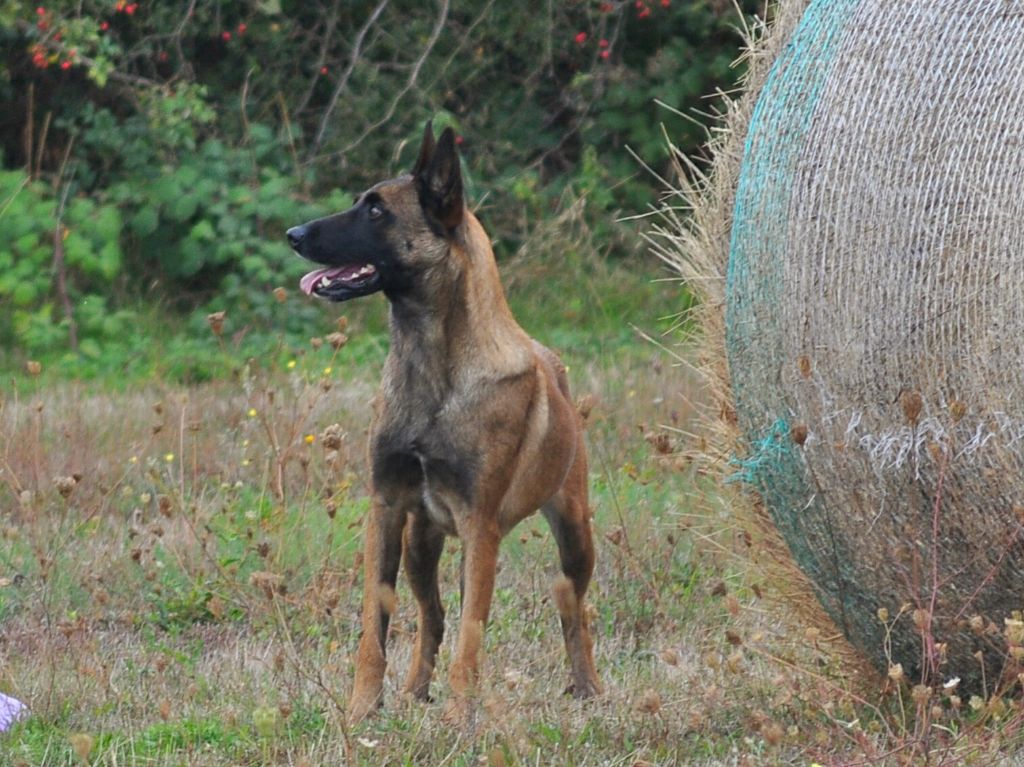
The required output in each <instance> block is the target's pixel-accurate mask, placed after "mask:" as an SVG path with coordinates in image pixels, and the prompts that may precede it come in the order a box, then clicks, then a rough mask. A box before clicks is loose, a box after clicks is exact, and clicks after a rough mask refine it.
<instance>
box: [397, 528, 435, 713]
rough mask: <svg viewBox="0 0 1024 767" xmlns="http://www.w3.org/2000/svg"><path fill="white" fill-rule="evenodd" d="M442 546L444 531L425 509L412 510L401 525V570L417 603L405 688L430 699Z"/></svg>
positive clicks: (421, 698)
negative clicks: (402, 549)
mask: <svg viewBox="0 0 1024 767" xmlns="http://www.w3.org/2000/svg"><path fill="white" fill-rule="evenodd" d="M443 549H444V531H443V530H442V529H441V528H440V527H438V526H437V525H435V524H434V523H433V522H431V521H430V518H429V517H427V515H426V514H425V513H423V512H422V510H421V513H418V514H414V515H413V516H412V519H411V520H410V522H409V524H408V525H407V526H406V528H405V572H406V574H407V575H408V576H409V586H410V587H411V588H412V593H413V596H415V597H416V603H417V605H418V606H419V623H418V625H417V628H416V648H415V650H414V651H413V657H412V665H411V666H410V667H409V676H408V678H407V679H406V682H405V691H406V692H408V693H412V694H413V695H414V696H415V697H416V698H418V699H419V700H430V694H429V693H430V679H431V677H432V676H433V674H434V658H435V657H436V656H437V648H438V646H439V645H440V644H441V638H442V637H443V635H444V608H442V607H441V594H440V592H439V591H438V588H437V563H438V561H439V560H440V558H441V552H442V550H443Z"/></svg>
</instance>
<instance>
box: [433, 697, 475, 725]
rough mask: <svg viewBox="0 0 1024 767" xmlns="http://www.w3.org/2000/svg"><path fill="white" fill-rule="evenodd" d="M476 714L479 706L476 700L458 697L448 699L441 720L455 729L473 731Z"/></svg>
mask: <svg viewBox="0 0 1024 767" xmlns="http://www.w3.org/2000/svg"><path fill="white" fill-rule="evenodd" d="M476 712H477V704H476V702H475V701H474V700H472V699H470V698H463V697H460V696H456V697H453V698H449V699H448V702H447V703H446V704H445V706H444V713H443V714H442V715H441V720H442V721H443V722H444V723H445V724H446V725H448V726H449V727H452V728H454V729H458V730H462V731H466V730H471V729H473V727H474V726H475V724H476Z"/></svg>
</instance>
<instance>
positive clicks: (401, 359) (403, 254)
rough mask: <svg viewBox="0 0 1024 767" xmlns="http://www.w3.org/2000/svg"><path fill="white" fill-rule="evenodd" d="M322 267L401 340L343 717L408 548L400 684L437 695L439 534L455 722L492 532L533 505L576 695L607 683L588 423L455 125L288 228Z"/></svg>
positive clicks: (337, 291)
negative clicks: (526, 304) (537, 337)
mask: <svg viewBox="0 0 1024 767" xmlns="http://www.w3.org/2000/svg"><path fill="white" fill-rule="evenodd" d="M287 236H288V241H289V243H290V244H291V246H292V248H293V249H294V250H295V251H296V252H297V253H298V254H299V255H301V256H303V257H305V258H307V259H309V260H310V261H314V262H316V263H318V264H321V265H322V266H324V267H325V268H321V269H317V270H316V271H313V272H310V273H309V274H307V275H306V276H305V277H303V278H302V281H301V287H302V290H303V291H304V292H305V293H307V294H310V295H316V296H320V297H321V298H326V299H328V300H331V301H345V300H348V299H350V298H356V297H358V296H365V295H368V294H370V293H375V292H377V291H383V292H384V295H385V296H387V298H388V300H389V302H390V304H391V317H390V327H391V347H390V353H389V354H388V358H387V361H386V362H385V365H384V376H383V380H382V382H381V387H380V391H379V393H378V396H377V399H376V402H375V404H374V418H373V424H372V426H371V429H370V461H371V465H372V478H373V481H372V494H373V506H372V510H371V511H370V514H369V517H368V519H367V523H366V533H365V535H366V539H365V558H364V562H365V583H364V586H363V588H364V592H363V611H362V637H361V639H360V642H359V651H358V655H357V657H356V678H355V686H354V689H353V692H352V698H351V699H350V701H349V718H350V719H351V720H352V721H358V720H360V719H362V718H364V717H365V716H366V715H367V714H369V713H370V712H371V711H372V710H373V709H374V708H376V707H377V706H378V705H379V704H380V703H381V697H382V690H383V678H384V670H385V663H386V661H385V645H386V639H387V629H388V620H389V618H390V615H391V613H392V611H393V610H394V604H395V592H394V589H395V580H396V578H397V576H398V566H399V562H400V560H401V558H402V555H403V552H404V555H405V567H406V572H407V573H408V576H409V584H410V586H411V588H412V592H413V594H414V595H415V597H416V602H417V604H418V607H419V623H418V629H417V636H416V647H415V651H414V654H413V659H412V667H411V668H410V670H409V676H408V679H407V681H406V684H405V689H406V691H408V692H411V693H412V694H413V695H415V696H416V697H417V698H420V699H424V700H426V699H428V689H429V687H430V679H431V676H432V675H433V671H434V659H435V656H436V655H437V648H438V645H439V644H440V643H441V636H442V632H443V630H444V610H443V609H442V607H441V598H440V595H439V593H438V586H437V568H438V560H439V558H440V556H441V550H442V548H443V546H444V540H445V536H446V535H454V536H457V537H458V538H459V539H460V540H461V542H462V555H463V561H462V564H463V575H462V617H461V622H460V625H459V636H458V643H457V646H456V651H455V656H454V659H453V662H452V665H451V670H450V674H449V679H450V682H451V689H452V693H453V696H452V699H451V700H450V702H449V707H448V710H447V712H446V713H447V718H448V719H449V720H450V721H454V722H462V721H464V720H465V719H466V717H467V716H468V715H469V713H470V711H471V708H470V699H471V697H472V695H473V693H474V691H475V690H476V687H477V682H478V677H479V665H480V663H479V655H480V643H481V638H482V634H483V629H484V625H485V624H486V622H487V615H488V611H489V610H490V606H491V595H492V593H493V590H494V576H495V567H496V565H497V557H498V544H499V543H500V541H501V539H502V537H503V536H504V535H505V534H506V533H507V532H508V531H509V530H511V529H512V528H513V527H514V526H515V525H516V524H517V523H518V522H519V521H520V520H521V519H523V518H524V517H527V516H528V515H530V514H532V513H533V512H534V511H536V510H537V509H541V510H542V512H543V514H544V516H545V518H546V519H547V521H548V523H549V525H550V526H551V530H552V532H553V533H554V537H555V540H556V541H557V543H558V553H559V556H560V558H561V567H562V572H563V574H564V576H563V577H561V578H559V579H558V581H557V583H556V584H555V597H556V603H557V606H558V611H559V613H560V616H561V622H562V633H563V635H564V638H565V646H566V650H567V651H568V654H569V663H570V666H571V669H572V681H571V684H570V688H569V689H570V690H571V692H572V693H573V694H574V695H575V696H577V697H580V698H584V697H589V696H591V695H594V694H596V693H598V692H600V684H599V682H598V679H597V673H596V671H595V669H594V660H593V650H592V646H591V639H590V631H589V628H588V625H587V614H586V609H585V603H584V597H585V595H586V592H587V585H588V583H589V582H590V576H591V573H592V571H593V569H594V544H593V540H592V538H591V530H590V508H589V506H588V503H587V461H586V454H585V452H584V447H583V438H582V426H581V419H580V416H579V414H578V413H577V411H576V409H575V407H574V405H573V403H572V400H571V399H570V396H569V388H568V384H567V382H566V376H565V368H564V367H563V366H562V364H561V362H560V361H559V360H558V357H557V356H556V355H555V354H554V353H552V352H551V351H549V350H548V349H546V348H545V347H543V346H541V345H540V344H539V343H537V342H536V341H534V340H532V339H531V338H530V337H529V336H527V335H526V333H525V332H524V331H523V329H522V328H520V327H519V325H518V324H517V323H516V321H515V319H514V318H513V317H512V313H511V312H510V311H509V308H508V305H507V304H506V302H505V295H504V292H503V290H502V287H501V282H500V280H499V278H498V269H497V266H496V264H495V261H494V254H493V252H492V251H491V246H490V243H489V241H488V238H487V235H486V233H485V232H484V230H483V228H482V227H481V225H480V222H479V221H477V219H476V217H475V216H474V215H473V214H472V213H471V212H470V211H469V210H468V209H467V208H466V207H465V204H464V202H463V196H462V176H461V171H460V167H459V157H458V153H457V150H456V147H455V134H454V133H453V132H452V130H451V129H450V128H448V129H446V130H445V131H444V132H443V133H442V134H441V138H440V139H439V140H438V141H437V142H436V144H435V141H434V134H433V131H432V130H431V127H430V125H429V124H428V125H427V127H426V130H425V131H424V134H423V143H422V146H421V148H420V153H419V159H418V160H417V161H416V165H415V167H414V168H413V171H412V173H411V174H410V175H406V176H400V177H399V178H396V179H391V180H388V181H382V182H380V183H379V184H377V185H375V186H373V187H372V188H370V189H369V190H368V191H366V192H364V193H363V194H362V195H361V196H360V197H359V199H358V200H357V201H356V203H355V205H354V206H353V207H352V208H350V209H349V210H347V211H345V212H343V213H337V214H335V215H332V216H327V217H326V218H321V219H317V220H316V221H311V222H309V223H307V224H303V225H301V226H296V227H294V228H292V229H289V230H288V232H287Z"/></svg>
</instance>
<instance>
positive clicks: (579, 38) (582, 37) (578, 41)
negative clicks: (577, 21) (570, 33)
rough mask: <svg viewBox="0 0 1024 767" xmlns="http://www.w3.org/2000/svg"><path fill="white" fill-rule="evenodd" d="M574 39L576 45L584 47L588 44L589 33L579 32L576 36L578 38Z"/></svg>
mask: <svg viewBox="0 0 1024 767" xmlns="http://www.w3.org/2000/svg"><path fill="white" fill-rule="evenodd" d="M573 39H574V40H575V41H576V45H583V43H585V42H587V33H586V32H578V33H577V34H576V37H575V38H573Z"/></svg>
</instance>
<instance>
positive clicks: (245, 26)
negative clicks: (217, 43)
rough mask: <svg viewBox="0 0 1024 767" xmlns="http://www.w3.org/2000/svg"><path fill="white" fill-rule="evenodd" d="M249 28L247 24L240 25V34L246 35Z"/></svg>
mask: <svg viewBox="0 0 1024 767" xmlns="http://www.w3.org/2000/svg"><path fill="white" fill-rule="evenodd" d="M248 28H249V26H248V25H247V24H245V23H244V22H243V23H242V24H239V25H238V34H240V35H244V34H245V30H247V29H248Z"/></svg>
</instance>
